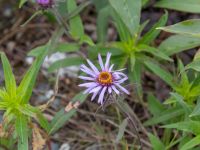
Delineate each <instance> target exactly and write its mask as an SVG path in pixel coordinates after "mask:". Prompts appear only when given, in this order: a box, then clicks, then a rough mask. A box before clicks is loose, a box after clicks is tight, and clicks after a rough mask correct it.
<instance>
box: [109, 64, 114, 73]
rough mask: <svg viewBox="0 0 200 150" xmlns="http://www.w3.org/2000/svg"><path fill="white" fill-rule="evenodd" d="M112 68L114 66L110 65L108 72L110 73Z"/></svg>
mask: <svg viewBox="0 0 200 150" xmlns="http://www.w3.org/2000/svg"><path fill="white" fill-rule="evenodd" d="M113 67H114V64H112V65H111V66H110V68H109V70H108V71H109V72H112V69H113Z"/></svg>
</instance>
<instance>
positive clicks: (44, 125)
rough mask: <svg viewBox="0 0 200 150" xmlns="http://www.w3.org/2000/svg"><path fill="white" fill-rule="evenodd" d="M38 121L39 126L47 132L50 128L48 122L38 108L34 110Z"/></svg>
mask: <svg viewBox="0 0 200 150" xmlns="http://www.w3.org/2000/svg"><path fill="white" fill-rule="evenodd" d="M35 119H36V120H37V121H38V123H39V124H40V126H41V127H42V128H43V129H45V130H46V132H49V131H50V129H51V126H50V123H49V122H48V120H47V119H46V118H45V117H44V115H43V114H42V112H40V110H37V111H36V118H35Z"/></svg>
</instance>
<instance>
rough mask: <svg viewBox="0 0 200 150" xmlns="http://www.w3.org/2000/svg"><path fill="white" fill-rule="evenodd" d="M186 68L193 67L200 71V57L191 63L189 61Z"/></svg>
mask: <svg viewBox="0 0 200 150" xmlns="http://www.w3.org/2000/svg"><path fill="white" fill-rule="evenodd" d="M185 69H186V70H188V69H193V70H195V71H198V72H200V59H197V60H194V61H192V62H191V63H189V64H188V65H187V66H185Z"/></svg>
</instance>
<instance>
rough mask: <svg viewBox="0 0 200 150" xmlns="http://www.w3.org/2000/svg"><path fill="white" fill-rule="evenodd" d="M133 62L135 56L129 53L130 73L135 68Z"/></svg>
mask: <svg viewBox="0 0 200 150" xmlns="http://www.w3.org/2000/svg"><path fill="white" fill-rule="evenodd" d="M135 61H136V58H135V55H134V54H133V53H131V54H130V64H131V71H133V70H134V68H135Z"/></svg>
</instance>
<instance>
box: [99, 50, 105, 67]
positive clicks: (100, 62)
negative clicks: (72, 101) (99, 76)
mask: <svg viewBox="0 0 200 150" xmlns="http://www.w3.org/2000/svg"><path fill="white" fill-rule="evenodd" d="M98 58H99V65H100V67H101V70H105V68H104V65H103V61H102V58H101V55H100V54H98Z"/></svg>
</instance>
